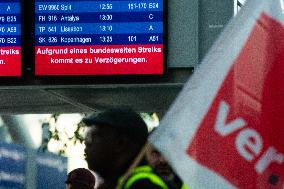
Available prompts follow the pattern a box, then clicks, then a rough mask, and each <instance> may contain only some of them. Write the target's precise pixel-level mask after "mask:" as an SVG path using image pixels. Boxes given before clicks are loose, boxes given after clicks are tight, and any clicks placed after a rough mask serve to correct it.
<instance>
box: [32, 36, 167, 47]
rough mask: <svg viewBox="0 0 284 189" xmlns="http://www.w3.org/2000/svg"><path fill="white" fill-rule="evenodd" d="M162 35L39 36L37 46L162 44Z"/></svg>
mask: <svg viewBox="0 0 284 189" xmlns="http://www.w3.org/2000/svg"><path fill="white" fill-rule="evenodd" d="M162 43H163V37H162V34H159V33H156V34H137V35H133V34H130V35H129V34H120V35H80V36H76V35H63V36H60V35H49V36H37V37H36V45H45V46H48V45H52V46H54V45H62V46H64V45H103V44H108V45H118V44H162Z"/></svg>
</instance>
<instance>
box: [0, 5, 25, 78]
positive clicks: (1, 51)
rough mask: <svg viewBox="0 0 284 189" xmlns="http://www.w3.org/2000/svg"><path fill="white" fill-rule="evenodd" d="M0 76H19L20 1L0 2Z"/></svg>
mask: <svg viewBox="0 0 284 189" xmlns="http://www.w3.org/2000/svg"><path fill="white" fill-rule="evenodd" d="M0 76H1V77H2V76H21V3H20V0H0Z"/></svg>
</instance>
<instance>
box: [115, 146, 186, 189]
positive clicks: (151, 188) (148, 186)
mask: <svg viewBox="0 0 284 189" xmlns="http://www.w3.org/2000/svg"><path fill="white" fill-rule="evenodd" d="M146 160H147V163H148V164H149V165H142V166H138V167H136V168H135V169H134V170H133V172H132V174H131V175H130V176H129V177H128V178H127V179H126V181H124V182H123V183H120V186H119V189H188V187H186V186H185V184H183V183H182V182H181V180H180V179H179V178H178V176H177V175H176V174H175V173H174V171H173V170H172V168H171V167H170V166H169V164H168V163H167V161H166V160H165V159H164V157H163V156H162V155H161V154H160V153H159V152H158V151H157V150H156V149H155V148H153V147H152V146H150V147H149V148H148V149H147V151H146Z"/></svg>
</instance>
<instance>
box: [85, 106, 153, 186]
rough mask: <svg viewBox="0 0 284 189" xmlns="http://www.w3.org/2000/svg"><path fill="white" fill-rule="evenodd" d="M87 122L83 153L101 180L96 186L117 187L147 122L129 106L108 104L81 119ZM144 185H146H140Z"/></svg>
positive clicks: (143, 140)
mask: <svg viewBox="0 0 284 189" xmlns="http://www.w3.org/2000/svg"><path fill="white" fill-rule="evenodd" d="M82 122H83V123H84V124H85V125H87V126H88V129H87V134H86V138H85V145H86V149H85V156H86V161H87V163H88V166H89V168H90V169H91V170H93V171H94V172H95V173H97V174H98V175H99V176H100V177H101V178H102V179H103V182H102V183H101V184H100V185H99V186H98V189H114V188H117V184H118V183H119V182H118V180H119V179H120V178H121V176H122V175H124V174H125V173H126V172H127V169H128V168H129V167H130V165H131V164H132V162H133V161H134V159H135V157H136V156H137V155H138V154H139V152H140V151H141V149H142V147H143V146H144V145H145V143H146V141H147V137H148V129H147V125H146V124H145V122H144V121H143V119H142V118H141V117H140V115H139V114H137V113H136V112H135V111H133V110H132V109H130V108H112V109H108V110H106V111H104V112H101V113H99V114H92V115H90V116H88V117H86V118H84V119H83V120H82ZM144 189H146V188H144Z"/></svg>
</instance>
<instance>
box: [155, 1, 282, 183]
mask: <svg viewBox="0 0 284 189" xmlns="http://www.w3.org/2000/svg"><path fill="white" fill-rule="evenodd" d="M281 5H283V0H250V1H247V3H246V5H245V6H244V7H243V8H242V10H241V11H240V13H239V14H238V15H237V16H236V17H235V18H234V19H232V21H231V22H230V23H229V24H228V26H226V28H225V29H224V31H223V32H222V34H221V35H220V37H219V38H218V40H217V41H216V42H215V44H214V45H213V47H212V48H211V50H210V51H209V53H208V54H207V56H206V57H205V58H204V60H203V61H202V63H201V64H200V66H199V67H198V69H197V70H196V71H195V73H194V74H193V76H192V77H191V78H190V79H189V81H188V82H187V83H186V84H185V85H184V88H183V90H182V91H181V93H180V94H179V95H178V97H177V98H176V100H175V102H174V103H173V104H172V106H171V107H170V109H169V110H168V112H167V113H166V115H165V116H164V118H163V119H162V121H161V125H160V127H159V128H158V129H157V130H156V131H155V132H154V133H153V134H152V135H151V137H150V142H151V143H152V144H153V145H154V146H155V147H157V148H158V149H159V150H160V151H161V152H162V153H163V154H164V156H165V157H166V159H168V161H169V162H170V164H171V165H172V166H173V168H174V170H175V171H176V172H177V173H178V175H179V176H180V177H181V178H182V179H183V181H184V182H185V183H187V185H188V187H189V188H190V189H195V188H198V189H200V188H210V189H215V188H216V189H228V188H284V140H283V139H284V18H283V14H282V10H281Z"/></svg>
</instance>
